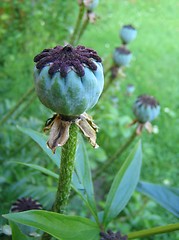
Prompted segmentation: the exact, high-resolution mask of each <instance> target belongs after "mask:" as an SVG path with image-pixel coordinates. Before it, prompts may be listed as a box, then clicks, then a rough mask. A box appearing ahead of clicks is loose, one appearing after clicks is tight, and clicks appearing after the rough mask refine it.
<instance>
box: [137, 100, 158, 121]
mask: <svg viewBox="0 0 179 240" xmlns="http://www.w3.org/2000/svg"><path fill="white" fill-rule="evenodd" d="M133 112H134V114H135V116H136V118H137V120H138V121H139V122H140V123H146V122H151V121H153V120H154V119H155V118H156V117H157V116H158V115H159V113H160V105H159V103H158V102H157V101H156V100H155V98H154V97H152V96H147V95H141V96H139V97H138V98H137V100H136V101H135V103H134V105H133Z"/></svg>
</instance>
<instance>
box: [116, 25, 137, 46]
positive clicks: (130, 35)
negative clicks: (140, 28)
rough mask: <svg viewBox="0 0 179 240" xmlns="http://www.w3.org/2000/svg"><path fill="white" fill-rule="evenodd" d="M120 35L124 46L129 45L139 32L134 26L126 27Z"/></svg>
mask: <svg viewBox="0 0 179 240" xmlns="http://www.w3.org/2000/svg"><path fill="white" fill-rule="evenodd" d="M119 35H120V38H121V40H122V42H123V44H128V43H130V42H132V41H133V40H134V39H135V38H136V36H137V30H136V29H135V28H134V27H133V26H132V25H125V26H123V27H122V29H121V30H120V33H119Z"/></svg>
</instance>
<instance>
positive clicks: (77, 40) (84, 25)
mask: <svg viewBox="0 0 179 240" xmlns="http://www.w3.org/2000/svg"><path fill="white" fill-rule="evenodd" d="M88 23H89V17H88V16H87V18H86V19H85V20H84V22H83V25H82V26H81V29H80V32H79V34H78V36H77V38H76V41H75V42H79V40H80V38H81V37H82V35H83V33H84V31H85V29H86V28H87V26H88Z"/></svg>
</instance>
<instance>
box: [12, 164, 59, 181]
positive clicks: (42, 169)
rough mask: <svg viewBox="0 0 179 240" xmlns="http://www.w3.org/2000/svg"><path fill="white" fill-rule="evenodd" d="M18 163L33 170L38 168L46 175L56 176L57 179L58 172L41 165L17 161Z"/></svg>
mask: <svg viewBox="0 0 179 240" xmlns="http://www.w3.org/2000/svg"><path fill="white" fill-rule="evenodd" d="M17 163H18V164H21V165H24V166H27V167H30V168H33V169H35V170H38V171H40V172H42V173H44V174H46V175H48V176H51V177H53V178H56V179H58V174H56V173H54V172H52V171H51V170H49V169H47V168H44V167H41V166H39V165H36V164H30V163H23V162H17Z"/></svg>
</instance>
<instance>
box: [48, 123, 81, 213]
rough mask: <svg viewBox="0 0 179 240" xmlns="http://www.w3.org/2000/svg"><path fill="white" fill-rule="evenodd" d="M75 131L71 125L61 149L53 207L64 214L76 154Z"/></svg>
mask: <svg viewBox="0 0 179 240" xmlns="http://www.w3.org/2000/svg"><path fill="white" fill-rule="evenodd" d="M77 129H78V127H77V126H76V125H75V124H74V123H72V124H71V126H70V132H69V139H68V141H67V142H66V144H65V145H64V146H63V147H62V152H61V163H60V176H59V182H58V189H57V194H56V199H55V202H54V205H53V211H54V212H58V213H64V210H65V207H66V205H67V202H68V198H69V195H70V189H71V179H72V174H73V171H74V163H75V154H76V144H77Z"/></svg>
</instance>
